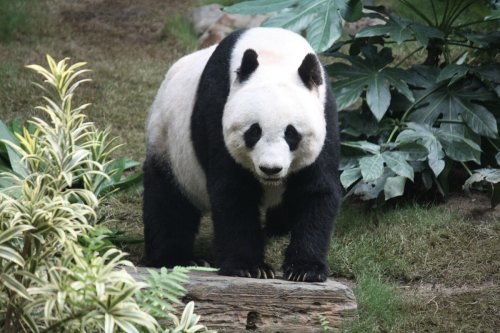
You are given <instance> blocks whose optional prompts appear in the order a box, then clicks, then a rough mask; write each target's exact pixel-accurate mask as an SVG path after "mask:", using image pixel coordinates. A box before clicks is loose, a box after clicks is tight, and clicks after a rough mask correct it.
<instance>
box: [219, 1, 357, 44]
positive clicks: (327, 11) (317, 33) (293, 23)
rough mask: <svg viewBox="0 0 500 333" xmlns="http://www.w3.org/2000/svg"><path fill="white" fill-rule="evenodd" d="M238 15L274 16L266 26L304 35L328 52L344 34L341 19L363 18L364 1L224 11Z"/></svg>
mask: <svg viewBox="0 0 500 333" xmlns="http://www.w3.org/2000/svg"><path fill="white" fill-rule="evenodd" d="M224 10H225V11H227V12H230V13H239V14H258V13H270V12H274V14H273V15H272V16H271V17H270V18H269V19H267V20H266V21H264V22H263V24H262V25H263V26H267V27H282V28H285V29H290V30H292V31H295V32H298V33H302V32H304V31H306V38H307V40H308V41H309V43H310V44H311V46H312V47H313V48H314V50H315V51H316V52H323V51H325V50H327V49H328V48H329V47H330V46H332V44H333V43H334V42H335V41H336V40H337V39H339V37H340V35H341V34H342V18H344V19H346V20H348V21H352V20H356V19H358V18H360V17H361V15H362V13H361V11H362V2H361V0H311V1H300V0H278V1H268V0H256V1H244V2H241V3H238V4H235V5H233V6H230V7H226V8H225V9H224Z"/></svg>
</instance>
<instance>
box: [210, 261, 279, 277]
mask: <svg viewBox="0 0 500 333" xmlns="http://www.w3.org/2000/svg"><path fill="white" fill-rule="evenodd" d="M219 275H227V276H239V277H247V278H254V279H274V270H273V269H272V267H271V266H269V265H268V264H266V263H262V264H258V265H253V266H251V267H235V266H228V265H222V266H221V268H220V269H219Z"/></svg>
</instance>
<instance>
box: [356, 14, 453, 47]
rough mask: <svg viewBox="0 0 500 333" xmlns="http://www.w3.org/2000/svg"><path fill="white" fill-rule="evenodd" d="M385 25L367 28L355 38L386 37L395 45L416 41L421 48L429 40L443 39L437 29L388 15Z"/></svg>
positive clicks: (441, 33) (442, 35)
mask: <svg viewBox="0 0 500 333" xmlns="http://www.w3.org/2000/svg"><path fill="white" fill-rule="evenodd" d="M388 17H389V18H388V20H387V22H386V23H385V24H380V25H373V26H367V27H365V28H363V29H362V30H361V31H360V32H358V33H357V34H356V38H360V37H373V36H388V37H390V38H391V39H392V40H394V41H395V42H396V43H398V44H401V43H403V42H405V41H408V40H412V39H416V40H417V41H418V42H419V43H420V44H421V45H422V46H424V47H426V46H427V44H428V43H429V39H430V38H440V39H442V38H444V34H443V32H442V31H440V30H439V29H436V28H434V27H430V26H427V25H422V24H419V23H417V22H413V21H411V20H406V19H403V18H401V17H397V16H394V15H389V16H388Z"/></svg>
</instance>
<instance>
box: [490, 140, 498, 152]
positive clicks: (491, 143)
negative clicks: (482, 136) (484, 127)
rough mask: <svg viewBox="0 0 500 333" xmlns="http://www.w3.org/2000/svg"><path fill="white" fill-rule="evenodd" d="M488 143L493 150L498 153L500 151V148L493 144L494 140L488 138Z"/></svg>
mask: <svg viewBox="0 0 500 333" xmlns="http://www.w3.org/2000/svg"><path fill="white" fill-rule="evenodd" d="M488 142H489V143H490V145H492V146H493V148H495V149H496V150H497V151H500V148H498V146H497V145H496V144H495V143H494V142H493V140H491V138H488Z"/></svg>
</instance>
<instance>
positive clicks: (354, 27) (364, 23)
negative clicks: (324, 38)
mask: <svg viewBox="0 0 500 333" xmlns="http://www.w3.org/2000/svg"><path fill="white" fill-rule="evenodd" d="M385 23H386V22H385V21H384V20H381V19H378V18H371V17H363V18H361V19H360V20H358V21H356V22H344V32H346V33H347V34H349V35H351V36H354V35H356V34H357V33H358V32H359V31H360V30H361V29H363V28H364V27H368V26H372V25H384V24H385Z"/></svg>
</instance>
